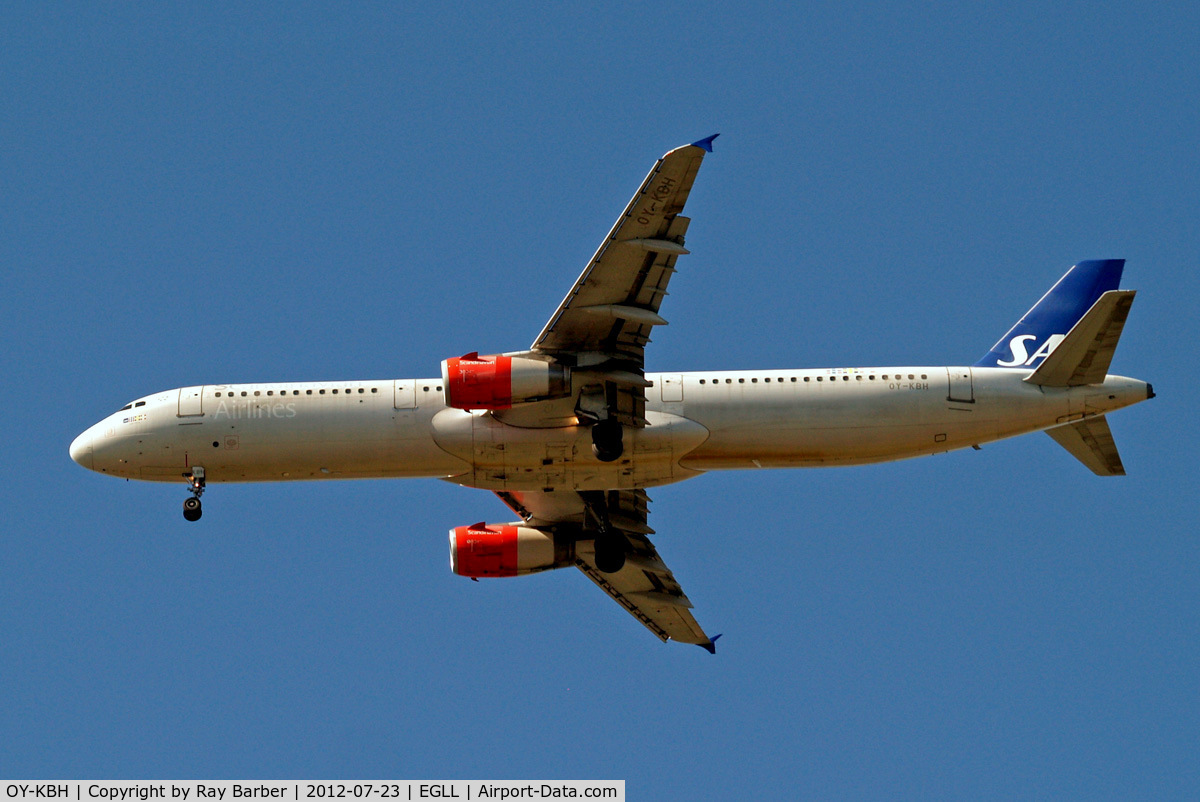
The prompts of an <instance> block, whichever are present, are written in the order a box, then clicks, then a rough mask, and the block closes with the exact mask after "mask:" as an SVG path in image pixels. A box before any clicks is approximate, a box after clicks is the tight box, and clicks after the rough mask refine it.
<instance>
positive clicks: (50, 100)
mask: <svg viewBox="0 0 1200 802" xmlns="http://www.w3.org/2000/svg"><path fill="white" fill-rule="evenodd" d="M1198 26H1200V12H1197V11H1196V9H1195V7H1194V5H1192V4H1182V3H1180V4H1171V3H1164V4H1155V5H1154V6H1153V7H1145V8H1129V9H1127V8H1126V7H1125V4H1103V3H1100V4H1097V3H1066V4H1055V5H1054V7H1053V8H1047V7H1041V6H1037V5H1028V6H1023V7H1018V8H1008V7H1006V6H1004V5H993V4H987V5H983V4H967V5H964V4H958V3H946V4H940V3H930V4H920V6H919V7H918V8H916V9H909V8H907V7H900V6H883V5H875V4H866V5H863V4H845V3H808V4H804V6H803V7H802V8H796V7H787V6H783V5H779V4H765V3H764V4H755V3H750V4H741V5H739V6H738V7H736V9H735V7H734V6H732V5H730V4H706V3H694V2H693V3H659V4H655V5H654V6H653V7H647V6H646V5H644V4H610V5H607V6H603V7H596V8H586V7H581V6H573V5H570V4H558V5H547V6H545V7H541V6H529V5H519V7H517V8H510V7H501V6H494V7H493V6H487V5H477V4H454V5H449V4H448V5H446V6H445V7H438V6H429V5H428V4H426V5H421V6H415V5H414V6H406V5H404V4H356V5H353V6H349V5H346V6H344V7H343V5H341V4H338V5H333V4H330V5H325V4H304V3H292V4H279V5H270V4H255V5H253V6H246V5H244V4H228V5H222V4H167V5H163V4H125V5H118V6H94V5H92V4H82V3H81V4H49V3H47V4H29V5H26V6H23V7H16V8H14V7H12V6H8V7H6V9H5V10H4V11H2V12H0V143H2V145H3V147H0V175H2V176H3V189H2V190H0V204H2V206H0V232H2V233H0V259H2V264H3V271H2V272H0V303H2V304H3V307H2V308H3V315H2V320H0V326H2V327H3V328H2V330H0V331H2V333H3V335H4V340H5V342H6V343H7V344H8V347H7V348H6V349H4V353H3V356H2V357H0V359H2V360H3V364H2V368H3V375H4V376H5V383H4V386H5V389H6V391H7V392H6V393H5V395H6V398H7V406H8V421H9V427H10V428H9V432H10V435H9V437H8V448H7V449H6V452H5V453H6V459H4V461H3V464H4V470H3V473H2V474H0V475H3V477H4V481H3V482H2V483H0V504H2V510H3V519H2V520H3V522H4V523H3V527H2V530H3V536H2V537H0V565H2V566H3V570H4V577H3V580H2V581H0V643H2V644H3V649H0V776H3V777H9V778H13V777H38V778H58V777H65V778H76V777H77V778H84V777H112V778H125V777H128V778H158V777H161V778H172V777H178V778H222V777H224V778H255V777H281V778H308V777H322V778H339V777H341V778H372V777H374V778H382V777H387V778H533V779H540V778H606V779H625V780H627V783H628V784H627V789H628V793H629V797H630V798H631V799H643V798H668V799H670V798H678V799H683V798H687V799H728V798H731V797H733V796H735V795H736V796H744V795H747V794H757V795H758V797H759V798H782V797H795V796H801V797H809V798H844V799H855V798H861V799H876V798H880V797H886V798H930V797H935V798H936V797H941V798H945V797H956V798H1013V797H1020V798H1028V797H1055V798H1081V799H1082V798H1086V799H1095V798H1103V797H1110V798H1130V797H1143V798H1170V797H1175V798H1179V797H1194V796H1195V795H1196V793H1197V792H1198V791H1200V771H1198V768H1197V762H1196V753H1197V748H1198V747H1200V743H1198V740H1200V738H1198V736H1200V725H1197V721H1200V681H1198V674H1197V669H1196V666H1197V665H1198V664H1200V646H1198V643H1200V637H1198V636H1200V626H1198V624H1197V610H1198V605H1200V579H1198V577H1197V566H1198V565H1200V560H1198V558H1200V549H1198V547H1197V537H1196V532H1197V529H1198V523H1200V521H1198V518H1200V506H1198V505H1197V504H1196V501H1195V487H1194V484H1195V479H1196V476H1197V467H1198V466H1197V457H1196V446H1197V442H1198V434H1200V433H1198V431H1197V424H1196V418H1195V415H1194V414H1191V413H1189V412H1188V409H1189V407H1188V403H1189V402H1188V400H1187V399H1188V398H1189V397H1190V396H1188V395H1187V394H1188V393H1189V392H1194V391H1195V387H1196V376H1197V375H1198V367H1200V366H1198V365H1197V358H1196V350H1197V349H1196V347H1195V343H1196V341H1197V337H1198V336H1200V323H1198V318H1197V315H1196V311H1195V310H1196V299H1197V290H1198V289H1200V286H1198V285H1200V281H1198V278H1197V268H1198V267H1200V264H1198V262H1200V258H1198V255H1200V236H1198V234H1200V231H1198V227H1197V219H1200V217H1198V212H1200V189H1198V188H1200V169H1198V167H1197V157H1196V143H1197V134H1198V132H1200V106H1198V105H1197V103H1196V102H1195V99H1196V97H1197V95H1200V71H1198V70H1197V62H1196V53H1197V52H1200V27H1198ZM715 131H720V132H721V134H722V136H721V137H720V138H719V139H718V140H717V142H716V152H715V153H714V154H713V155H712V156H711V157H709V158H708V159H706V161H705V164H704V167H703V169H702V171H701V173H700V176H699V179H698V181H697V183H696V187H695V190H694V191H693V193H692V196H691V199H690V201H689V205H688V214H689V216H691V217H692V219H693V223H692V226H691V229H690V231H689V236H688V247H689V249H690V250H691V251H692V254H691V255H690V256H688V257H686V258H685V259H681V260H680V264H679V267H680V272H679V275H677V276H676V277H675V279H674V280H673V281H672V284H671V297H670V298H669V299H668V300H667V303H666V304H664V307H663V311H664V314H665V316H666V317H667V318H668V319H669V320H670V321H671V325H670V326H668V327H666V328H664V329H661V330H659V331H656V333H655V343H654V345H653V346H652V348H651V349H650V351H649V354H648V368H649V369H650V370H665V369H676V370H689V369H718V368H719V369H736V368H761V367H819V366H850V365H854V366H867V365H886V364H969V363H970V362H973V361H974V360H975V359H976V358H978V357H979V356H980V355H981V354H983V353H984V352H985V351H986V350H987V349H988V347H990V346H991V344H992V343H993V342H994V341H995V340H996V338H997V337H998V336H999V335H1000V334H1002V333H1003V332H1004V331H1005V330H1007V327H1008V326H1009V325H1011V323H1012V322H1013V321H1015V320H1016V319H1017V317H1018V316H1019V315H1020V314H1021V313H1023V312H1024V311H1025V310H1026V309H1027V308H1028V307H1029V306H1030V305H1031V304H1032V302H1033V301H1035V300H1036V299H1037V298H1038V297H1039V296H1040V295H1041V293H1042V292H1044V291H1045V289H1046V288H1048V287H1049V286H1050V285H1051V283H1053V282H1054V281H1055V280H1056V279H1057V278H1058V277H1059V276H1060V275H1061V274H1062V273H1063V272H1064V271H1065V270H1066V269H1067V267H1069V266H1070V265H1071V264H1073V263H1074V262H1077V261H1079V260H1082V259H1087V258H1107V257H1122V258H1125V259H1127V260H1128V263H1127V266H1126V270H1125V280H1124V286H1125V287H1129V288H1133V289H1137V290H1139V291H1140V294H1139V295H1138V298H1137V302H1136V303H1135V304H1134V307H1133V311H1132V313H1131V316H1130V319H1129V323H1128V325H1127V327H1126V330H1125V335H1124V337H1123V339H1122V341H1121V347H1120V349H1119V350H1118V351H1117V355H1116V359H1115V361H1114V365H1113V370H1114V372H1117V373H1123V374H1125V375H1132V376H1136V377H1138V378H1142V379H1145V380H1148V381H1152V382H1153V383H1154V386H1155V389H1156V391H1157V392H1158V393H1159V397H1158V398H1156V399H1155V400H1153V401H1152V402H1149V403H1147V404H1143V405H1140V406H1138V407H1135V408H1133V409H1129V410H1125V411H1122V412H1120V413H1117V414H1115V415H1113V416H1112V417H1111V424H1112V429H1113V432H1114V435H1115V437H1116V440H1117V443H1118V445H1119V446H1120V449H1121V452H1122V455H1123V458H1124V461H1125V465H1126V468H1127V470H1128V472H1129V476H1128V477H1126V478H1123V479H1100V478H1097V477H1095V476H1093V475H1092V474H1090V473H1089V472H1088V471H1087V470H1085V469H1084V468H1083V467H1082V466H1080V465H1079V464H1077V463H1076V462H1075V461H1074V460H1073V459H1072V458H1071V457H1070V456H1069V455H1067V454H1066V452H1065V451H1063V450H1062V449H1061V448H1059V447H1058V446H1057V445H1055V444H1054V443H1053V442H1052V441H1051V440H1050V439H1049V438H1047V437H1045V436H1043V435H1032V436H1027V437H1023V438H1019V439H1016V440H1012V441H1007V442H1004V443H999V444H994V445H990V446H986V447H984V449H983V450H982V451H980V452H973V451H967V452H957V453H953V454H949V455H942V456H938V457H933V458H926V459H920V460H914V461H909V462H904V463H894V464H890V465H881V466H872V467H863V468H852V469H837V470H829V471H775V472H761V473H753V474H751V473H726V474H713V475H708V476H704V477H700V478H698V479H695V480H692V481H689V482H686V483H684V484H680V485H676V486H672V487H667V488H661V489H658V490H655V491H653V492H652V493H651V495H652V497H653V498H654V505H653V516H654V518H653V525H654V526H655V528H656V529H657V530H658V532H659V535H658V537H657V538H656V542H657V544H658V546H659V549H660V551H661V552H662V553H663V555H664V556H665V557H666V559H667V560H668V561H669V563H670V564H671V566H672V568H673V569H674V571H675V574H676V576H677V577H678V578H679V579H680V581H681V582H682V583H683V584H684V587H685V588H686V590H687V591H688V594H689V596H690V597H691V598H692V600H693V601H694V602H695V603H696V610H695V612H696V615H697V617H698V619H699V620H700V621H701V622H702V623H703V624H704V625H705V627H706V628H707V629H708V630H709V631H710V632H723V633H724V636H725V637H724V639H723V640H722V641H721V643H720V647H721V648H720V650H719V652H718V654H717V655H716V656H715V657H710V656H709V655H707V654H706V653H705V652H703V651H702V650H700V649H696V648H693V647H687V646H679V645H665V646H664V645H662V644H660V643H659V642H658V641H657V640H656V639H654V638H652V637H651V636H649V635H648V634H647V633H646V632H645V631H643V630H642V628H641V627H639V626H638V625H637V624H636V622H634V621H633V620H632V619H630V618H629V617H628V616H627V615H626V614H625V613H624V612H622V611H621V610H619V609H618V608H617V607H616V606H615V605H613V604H612V603H611V602H609V601H608V600H607V599H605V598H604V597H603V596H602V595H601V594H600V593H599V592H598V591H597V590H596V589H595V588H594V587H593V586H591V584H590V583H589V582H587V580H586V579H585V578H584V577H582V576H580V575H578V573H577V572H574V571H560V572H553V573H551V574H548V575H541V576H536V577H530V578H527V579H522V580H512V581H495V582H486V581H485V582H479V583H473V582H468V581H466V580H465V579H462V578H460V577H456V576H454V575H452V574H451V573H450V570H449V568H448V564H447V561H448V557H447V553H446V534H445V533H446V530H447V529H449V528H450V527H452V526H456V525H460V524H465V523H470V522H474V521H478V520H481V519H486V520H492V521H500V520H507V513H506V510H505V509H504V508H503V507H502V506H501V505H500V504H499V502H498V501H497V500H496V499H495V498H494V497H493V496H492V495H491V494H489V493H486V492H484V491H478V490H466V489H461V488H457V487H454V486H451V485H448V484H443V483H439V482H436V481H411V482H388V481H378V482H357V483H356V482H330V483H318V484H313V483H296V484H290V485H280V484H277V485H221V486H214V487H212V488H211V489H210V491H209V493H208V494H206V496H205V515H204V519H203V521H202V522H200V524H197V525H188V524H186V523H185V522H184V521H183V519H182V517H181V516H180V511H179V507H180V503H181V502H182V500H183V498H184V497H185V496H186V491H185V489H184V487H183V486H182V485H181V486H179V487H172V486H170V485H161V484H141V483H124V482H118V481H114V480H112V479H110V478H107V477H102V476H99V475H95V474H90V473H88V472H86V471H84V470H83V469H81V468H79V467H78V466H76V465H74V464H73V463H72V462H71V461H70V460H69V459H68V456H67V446H68V444H69V443H70V441H71V439H72V438H73V437H74V436H75V435H76V434H77V433H78V432H80V431H82V430H83V429H84V428H86V427H87V426H88V425H90V424H91V423H93V422H94V421H96V420H98V419H99V418H100V417H102V416H103V415H105V414H107V413H109V412H111V411H112V410H113V409H115V408H117V407H119V406H120V405H122V404H124V403H126V402H128V401H129V400H131V399H133V398H135V397H137V396H141V395H144V394H147V393H150V392H153V391H156V390H161V389H166V388H171V387H177V386H182V385H192V384H200V383H217V382H241V381H275V380H279V381H283V380H302V379H310V380H319V379H333V378H391V377H400V376H431V375H435V374H436V373H437V370H438V363H439V361H440V360H441V359H443V358H445V357H446V356H451V355H457V354H461V353H464V352H467V351H473V350H478V351H480V352H482V353H489V352H496V351H504V350H513V349H519V348H522V347H525V346H526V345H527V344H528V343H529V342H530V341H531V340H532V339H533V337H534V335H535V334H536V333H537V332H538V331H539V330H540V328H541V326H542V324H543V323H544V322H545V320H546V319H547V317H548V316H549V314H550V313H551V311H553V309H554V308H555V306H556V305H557V303H558V302H559V301H560V300H561V298H562V296H563V294H564V293H565V292H566V290H567V288H568V287H569V285H570V283H571V282H572V281H573V280H574V278H575V277H576V276H577V275H578V272H579V270H580V269H581V268H582V266H583V264H584V263H585V261H586V260H587V258H588V257H589V256H590V255H591V253H592V251H593V250H594V248H595V247H596V245H597V244H598V243H599V240H600V238H601V237H602V236H603V235H604V233H605V232H606V231H607V230H608V227H609V226H610V225H611V223H612V221H613V220H614V219H615V216H616V215H617V213H618V212H619V211H620V210H621V209H622V208H623V205H624V204H625V203H626V201H627V200H628V198H629V196H630V194H631V193H632V192H633V190H634V189H635V188H636V186H637V184H638V182H639V181H640V180H641V178H642V177H643V176H644V175H645V171H646V170H647V169H648V168H649V166H650V165H651V164H652V163H653V160H654V159H655V158H656V157H658V156H659V155H660V154H662V153H663V152H665V151H666V150H668V149H670V148H671V147H674V146H676V145H680V144H684V143H687V142H690V141H693V140H695V139H698V138H700V137H702V136H705V135H707V134H711V133H713V132H715Z"/></svg>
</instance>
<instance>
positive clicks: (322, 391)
mask: <svg viewBox="0 0 1200 802" xmlns="http://www.w3.org/2000/svg"><path fill="white" fill-rule="evenodd" d="M317 392H318V393H320V394H321V395H325V391H324V390H317Z"/></svg>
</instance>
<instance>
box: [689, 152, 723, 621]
mask: <svg viewBox="0 0 1200 802" xmlns="http://www.w3.org/2000/svg"><path fill="white" fill-rule="evenodd" d="M719 136H720V134H713V135H712V136H706V137H704V139H700V140H697V141H695V142H693V143H692V147H694V148H704V149H705V150H706V151H708V152H709V153H712V141H713V140H714V139H716V138H717V137H719ZM713 640H716V638H714V639H713Z"/></svg>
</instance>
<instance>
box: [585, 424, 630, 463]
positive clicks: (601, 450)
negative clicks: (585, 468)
mask: <svg viewBox="0 0 1200 802" xmlns="http://www.w3.org/2000/svg"><path fill="white" fill-rule="evenodd" d="M624 452H625V446H624V443H623V442H622V431H621V424H620V423H619V422H618V421H616V420H613V419H612V418H605V419H604V420H599V421H596V422H595V423H593V424H592V453H593V454H595V455H596V459H598V460H600V461H601V462H616V461H617V460H619V459H620V458H621V455H622V454H623V453H624Z"/></svg>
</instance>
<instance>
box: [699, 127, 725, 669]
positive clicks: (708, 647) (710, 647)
mask: <svg viewBox="0 0 1200 802" xmlns="http://www.w3.org/2000/svg"><path fill="white" fill-rule="evenodd" d="M713 136H716V134H713ZM721 634H724V633H721ZM720 637H721V635H713V636H712V640H710V641H709V642H708V643H697V644H696V645H697V646H699V647H700V648H701V649H703V650H704V651H706V652H708V653H709V654H716V653H717V639H718V638H720Z"/></svg>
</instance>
